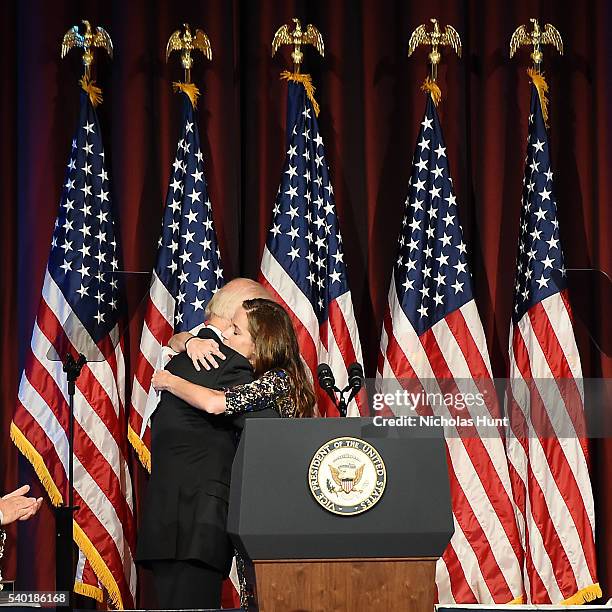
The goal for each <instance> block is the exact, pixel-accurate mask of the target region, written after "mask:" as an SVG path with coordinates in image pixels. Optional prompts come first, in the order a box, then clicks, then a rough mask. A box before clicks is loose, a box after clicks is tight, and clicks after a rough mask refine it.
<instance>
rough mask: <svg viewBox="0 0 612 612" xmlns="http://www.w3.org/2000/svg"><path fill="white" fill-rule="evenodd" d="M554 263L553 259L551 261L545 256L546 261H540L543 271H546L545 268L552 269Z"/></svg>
mask: <svg viewBox="0 0 612 612" xmlns="http://www.w3.org/2000/svg"><path fill="white" fill-rule="evenodd" d="M554 261H555V260H554V259H551V258H550V257H549V256H548V255H546V259H542V263H543V264H544V269H545V270H546V268H552V267H553V266H552V265H553V263H554Z"/></svg>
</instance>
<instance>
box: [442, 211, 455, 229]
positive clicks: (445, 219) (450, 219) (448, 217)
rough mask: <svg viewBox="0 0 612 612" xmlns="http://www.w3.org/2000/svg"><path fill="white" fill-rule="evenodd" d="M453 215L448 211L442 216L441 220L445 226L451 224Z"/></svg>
mask: <svg viewBox="0 0 612 612" xmlns="http://www.w3.org/2000/svg"><path fill="white" fill-rule="evenodd" d="M454 218H455V216H454V215H451V214H450V213H449V212H448V211H447V213H446V217H444V219H443V221H444V223H446V227H448V226H449V225H452V224H453V219H454Z"/></svg>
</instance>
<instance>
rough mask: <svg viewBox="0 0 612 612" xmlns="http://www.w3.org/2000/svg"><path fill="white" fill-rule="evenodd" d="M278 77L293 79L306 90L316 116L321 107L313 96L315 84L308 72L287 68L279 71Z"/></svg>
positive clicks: (287, 79)
mask: <svg viewBox="0 0 612 612" xmlns="http://www.w3.org/2000/svg"><path fill="white" fill-rule="evenodd" d="M280 77H281V80H285V81H294V82H296V83H301V84H302V85H303V86H304V89H305V90H306V95H307V96H308V99H309V100H310V102H311V103H312V108H314V112H315V115H316V116H317V117H318V116H319V111H320V110H321V109H320V108H319V105H318V103H317V101H316V100H315V97H314V92H315V86H314V85H313V84H312V78H311V76H310V75H309V74H302V73H298V72H289V71H288V70H283V71H282V72H281V75H280Z"/></svg>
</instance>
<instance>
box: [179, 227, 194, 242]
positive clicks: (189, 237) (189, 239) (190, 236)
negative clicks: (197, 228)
mask: <svg viewBox="0 0 612 612" xmlns="http://www.w3.org/2000/svg"><path fill="white" fill-rule="evenodd" d="M194 236H195V232H190V231H189V230H185V233H184V234H183V236H182V237H183V239H184V240H185V244H189V243H190V242H193V237H194Z"/></svg>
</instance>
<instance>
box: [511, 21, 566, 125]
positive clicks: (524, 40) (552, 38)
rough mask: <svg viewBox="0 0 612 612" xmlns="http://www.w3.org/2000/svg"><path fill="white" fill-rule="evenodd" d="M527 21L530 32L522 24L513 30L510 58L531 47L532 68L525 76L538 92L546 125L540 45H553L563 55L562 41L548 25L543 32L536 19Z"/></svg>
mask: <svg viewBox="0 0 612 612" xmlns="http://www.w3.org/2000/svg"><path fill="white" fill-rule="evenodd" d="M529 21H531V23H532V24H533V30H532V31H531V32H528V31H527V28H526V27H525V25H524V24H523V25H520V26H519V27H518V28H516V30H514V34H512V38H511V39H510V57H514V54H515V53H516V52H517V50H518V48H519V47H521V46H522V45H533V51H532V53H531V59H532V61H533V67H532V68H530V69H529V70H527V74H528V75H529V78H530V79H531V81H532V82H533V84H534V85H535V87H536V89H537V90H538V95H539V97H540V104H541V105H542V115H543V117H544V122H545V123H546V124H548V99H547V98H546V93H547V92H548V83H546V79H545V78H544V74H543V73H542V61H543V59H544V54H543V53H542V49H541V45H553V47H555V48H556V49H557V51H559V54H560V55H563V39H562V38H561V34H559V30H557V28H555V27H554V26H552V25H551V24H550V23H547V24H545V25H544V30H541V29H540V24H539V23H538V20H537V19H533V18H532V19H530V20H529Z"/></svg>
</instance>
